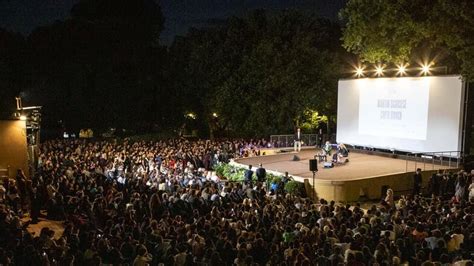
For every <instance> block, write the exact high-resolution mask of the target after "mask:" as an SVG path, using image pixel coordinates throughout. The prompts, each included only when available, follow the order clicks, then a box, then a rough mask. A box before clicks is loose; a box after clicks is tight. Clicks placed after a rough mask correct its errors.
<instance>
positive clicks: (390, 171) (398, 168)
mask: <svg viewBox="0 0 474 266" xmlns="http://www.w3.org/2000/svg"><path fill="white" fill-rule="evenodd" d="M316 153H317V150H316V149H306V150H302V151H301V152H299V153H295V152H288V153H281V154H277V155H267V156H260V157H250V158H243V159H237V160H236V162H237V163H240V164H245V165H252V166H254V167H256V166H258V164H259V163H261V164H263V167H264V168H266V169H268V170H273V171H277V172H280V173H284V172H286V171H287V172H288V173H289V174H290V175H292V176H296V180H297V181H303V180H299V178H298V177H302V178H309V181H310V183H311V182H312V180H311V179H312V177H313V173H312V172H310V171H309V159H312V158H313V157H314V155H315V154H316ZM294 155H298V156H299V157H300V161H292V158H293V156H294ZM348 158H349V162H348V163H346V164H345V165H339V166H336V167H334V168H323V165H322V163H319V164H318V169H319V171H318V172H317V173H316V180H319V181H323V180H326V181H352V180H360V179H366V178H374V177H380V176H385V175H394V174H400V173H406V172H414V171H415V169H416V168H417V167H419V168H421V169H424V170H427V171H428V170H437V169H449V168H452V169H454V168H455V167H456V165H455V163H453V165H452V167H449V166H447V165H446V163H445V164H444V165H443V166H440V165H437V164H431V163H426V164H423V163H420V162H417V163H416V164H415V162H414V161H408V166H407V161H406V160H405V159H404V157H401V158H399V159H395V158H391V157H386V156H380V155H369V154H364V153H357V152H351V153H349V157H348Z"/></svg>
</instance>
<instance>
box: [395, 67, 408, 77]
mask: <svg viewBox="0 0 474 266" xmlns="http://www.w3.org/2000/svg"><path fill="white" fill-rule="evenodd" d="M406 71H407V66H406V65H399V66H398V72H397V74H399V75H400V76H402V75H405V74H406Z"/></svg>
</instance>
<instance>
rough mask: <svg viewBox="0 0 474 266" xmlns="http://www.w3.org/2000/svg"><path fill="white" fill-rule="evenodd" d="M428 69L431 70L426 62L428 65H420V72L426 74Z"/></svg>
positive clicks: (428, 71)
mask: <svg viewBox="0 0 474 266" xmlns="http://www.w3.org/2000/svg"><path fill="white" fill-rule="evenodd" d="M430 70H431V66H430V65H429V64H428V65H422V66H421V73H422V74H423V75H427V74H429V73H430Z"/></svg>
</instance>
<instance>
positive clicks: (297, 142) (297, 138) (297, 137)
mask: <svg viewBox="0 0 474 266" xmlns="http://www.w3.org/2000/svg"><path fill="white" fill-rule="evenodd" d="M294 148H295V151H301V129H300V128H297V129H296V134H295V147H294Z"/></svg>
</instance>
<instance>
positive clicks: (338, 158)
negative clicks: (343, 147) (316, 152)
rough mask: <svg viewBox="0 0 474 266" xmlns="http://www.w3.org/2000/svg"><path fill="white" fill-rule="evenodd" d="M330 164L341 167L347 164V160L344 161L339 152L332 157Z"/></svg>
mask: <svg viewBox="0 0 474 266" xmlns="http://www.w3.org/2000/svg"><path fill="white" fill-rule="evenodd" d="M332 162H333V163H334V164H339V165H341V164H345V163H347V162H348V160H347V159H344V156H343V155H342V154H341V153H340V152H336V153H334V154H333V156H332Z"/></svg>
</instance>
